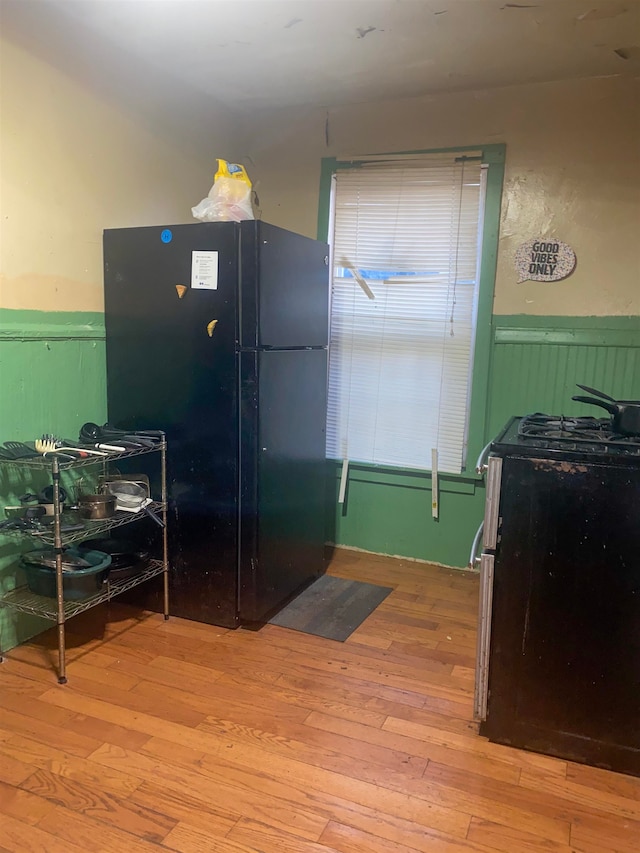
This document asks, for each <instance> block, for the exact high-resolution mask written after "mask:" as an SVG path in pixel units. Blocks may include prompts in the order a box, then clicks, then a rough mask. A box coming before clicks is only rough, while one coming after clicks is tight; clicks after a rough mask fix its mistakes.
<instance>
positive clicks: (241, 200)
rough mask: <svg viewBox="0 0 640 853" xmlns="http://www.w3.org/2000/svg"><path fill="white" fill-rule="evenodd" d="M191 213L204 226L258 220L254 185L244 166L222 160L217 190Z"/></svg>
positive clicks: (216, 180)
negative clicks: (253, 203) (253, 205)
mask: <svg viewBox="0 0 640 853" xmlns="http://www.w3.org/2000/svg"><path fill="white" fill-rule="evenodd" d="M191 213H192V214H193V216H194V217H195V218H196V219H199V220H201V221H202V222H229V221H231V222H241V221H242V220H243V219H254V215H253V208H252V206H251V181H250V180H249V176H248V175H247V171H246V169H245V168H244V166H241V165H240V164H239V163H227V161H226V160H221V159H219V160H218V169H217V171H216V173H215V175H214V178H213V186H212V187H211V189H210V190H209V194H208V195H207V197H206V198H203V199H202V201H201V202H200V204H198V205H196V206H195V207H192V208H191Z"/></svg>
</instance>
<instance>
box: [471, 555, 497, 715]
mask: <svg viewBox="0 0 640 853" xmlns="http://www.w3.org/2000/svg"><path fill="white" fill-rule="evenodd" d="M494 562H495V557H494V556H493V554H482V555H481V557H480V603H479V608H478V642H477V646H476V678H475V692H474V699H473V716H474V719H476V720H480V721H482V720H486V718H487V702H488V698H489V649H490V646H491V612H492V608H493V567H494Z"/></svg>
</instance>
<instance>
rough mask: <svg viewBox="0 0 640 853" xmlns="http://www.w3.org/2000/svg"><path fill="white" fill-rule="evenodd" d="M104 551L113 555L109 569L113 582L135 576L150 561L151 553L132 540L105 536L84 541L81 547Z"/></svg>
mask: <svg viewBox="0 0 640 853" xmlns="http://www.w3.org/2000/svg"><path fill="white" fill-rule="evenodd" d="M78 550H79V551H80V553H82V551H84V550H90V551H103V552H104V553H105V554H108V555H109V556H110V557H111V567H110V569H109V580H110V581H111V582H114V581H119V580H125V579H126V578H131V577H134V575H137V574H139V573H140V572H142V571H144V569H145V568H146V567H147V565H148V563H149V553H148V552H147V551H144V550H142V549H140V548H138V547H137V546H136V545H134V544H133V543H132V542H129V541H127V540H125V539H115V538H112V537H105V538H102V539H90V540H88V541H86V542H83V543H82V544H81V545H80V546H79V549H78Z"/></svg>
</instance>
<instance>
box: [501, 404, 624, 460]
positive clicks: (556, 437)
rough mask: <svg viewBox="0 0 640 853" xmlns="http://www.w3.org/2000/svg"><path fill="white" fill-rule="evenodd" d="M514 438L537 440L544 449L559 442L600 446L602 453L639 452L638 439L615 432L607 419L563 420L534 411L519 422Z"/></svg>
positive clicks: (571, 418) (568, 418) (557, 416)
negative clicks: (609, 450) (612, 449)
mask: <svg viewBox="0 0 640 853" xmlns="http://www.w3.org/2000/svg"><path fill="white" fill-rule="evenodd" d="M518 436H519V438H521V439H524V440H529V441H530V440H532V439H533V440H539V444H540V446H544V444H545V442H549V443H551V442H561V443H563V444H564V443H570V444H576V445H580V444H590V445H596V447H595V448H594V449H597V446H598V445H600V446H601V449H602V450H603V451H604V450H606V448H607V447H623V448H627V449H628V450H633V451H638V450H639V449H640V436H638V435H620V434H618V433H615V432H614V431H613V429H612V428H611V420H610V419H608V418H592V417H566V416H564V415H546V414H543V413H542V412H535V413H534V414H531V415H526V416H525V417H524V418H522V419H521V420H520V423H519V424H518ZM536 444H538V441H536Z"/></svg>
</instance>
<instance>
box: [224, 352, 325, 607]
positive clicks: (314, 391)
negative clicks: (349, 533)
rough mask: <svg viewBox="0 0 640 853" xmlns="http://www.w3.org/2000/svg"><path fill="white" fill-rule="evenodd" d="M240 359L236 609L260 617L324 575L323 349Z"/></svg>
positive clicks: (243, 355) (245, 355)
mask: <svg viewBox="0 0 640 853" xmlns="http://www.w3.org/2000/svg"><path fill="white" fill-rule="evenodd" d="M240 358H241V412H242V415H241V418H242V423H241V447H240V489H241V498H240V565H239V570H240V597H239V610H240V619H241V620H242V621H260V620H262V619H264V618H265V617H266V616H268V614H269V613H270V612H272V611H274V610H275V609H277V608H278V607H279V606H281V605H282V604H283V603H284V602H285V601H286V600H287V599H288V598H289V597H290V596H291V595H292V594H293V593H295V592H296V591H297V590H299V589H301V588H302V587H303V586H305V585H306V584H307V583H309V582H310V581H311V580H313V579H314V578H316V577H318V576H319V575H321V574H322V573H323V572H324V568H325V564H324V541H325V527H324V520H325V496H326V491H325V490H326V485H325V483H326V478H325V465H326V461H325V407H326V377H327V354H326V351H325V350H280V351H277V350H276V351H256V352H243V353H241V355H240Z"/></svg>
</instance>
